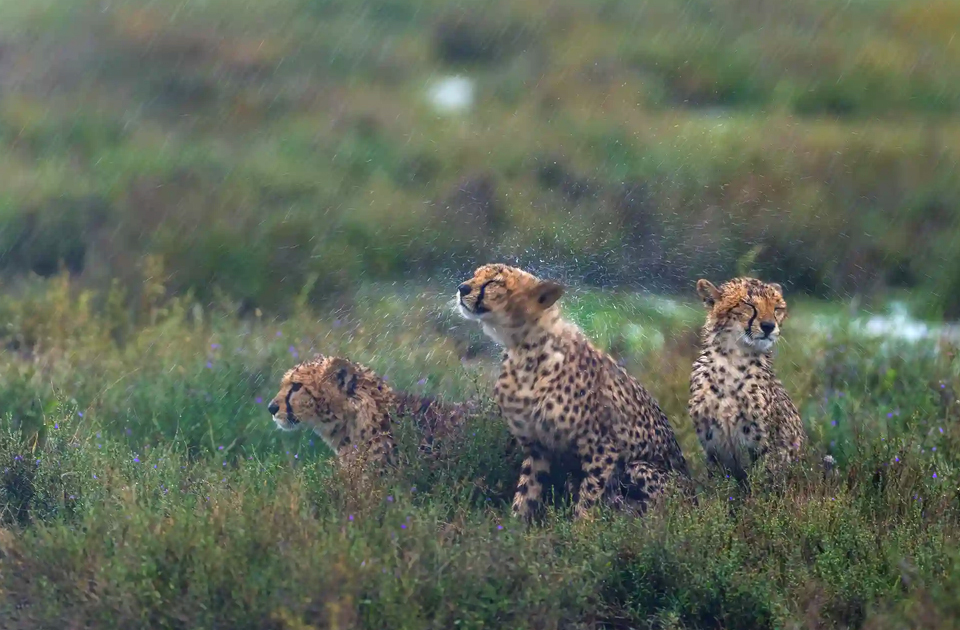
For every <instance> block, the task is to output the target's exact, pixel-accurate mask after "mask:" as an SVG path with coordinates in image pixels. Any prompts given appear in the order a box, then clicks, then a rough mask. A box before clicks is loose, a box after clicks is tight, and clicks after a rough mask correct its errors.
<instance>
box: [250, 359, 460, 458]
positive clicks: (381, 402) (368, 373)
mask: <svg viewBox="0 0 960 630" xmlns="http://www.w3.org/2000/svg"><path fill="white" fill-rule="evenodd" d="M267 411H269V412H270V415H271V416H273V420H274V422H276V424H277V426H278V427H279V428H280V429H283V430H284V431H295V430H297V429H299V428H301V427H302V426H308V427H310V428H311V429H313V431H314V432H315V433H316V434H317V435H319V436H320V437H321V438H322V439H323V441H324V442H325V443H326V444H327V446H329V447H330V448H331V449H332V450H333V451H334V452H335V453H337V455H338V457H339V458H340V459H341V460H344V459H346V458H348V457H351V458H352V457H354V456H355V455H357V454H361V456H362V457H364V458H365V460H366V461H369V462H373V463H376V464H380V465H381V467H384V466H387V467H393V466H396V465H397V448H396V443H395V441H394V435H393V428H394V422H395V421H396V420H397V419H399V418H401V417H405V416H409V417H411V418H413V420H414V421H415V422H416V424H417V427H418V429H419V431H420V450H421V451H423V452H427V453H429V452H431V451H432V449H433V446H434V441H435V439H436V438H442V437H443V436H444V434H445V432H446V431H448V430H449V429H451V428H452V427H454V426H456V425H457V424H458V423H460V422H462V421H463V420H464V418H465V416H466V414H467V413H468V412H469V405H468V404H466V403H460V404H455V405H450V404H445V403H442V402H441V401H438V400H436V399H433V398H428V397H423V396H416V395H414V394H409V393H406V392H397V391H394V390H393V389H391V388H390V387H389V386H388V385H387V384H386V382H385V381H384V380H383V379H382V378H380V377H379V376H377V374H376V373H374V372H373V371H372V370H370V369H369V368H367V367H365V366H363V365H360V364H359V363H354V362H353V361H350V360H348V359H344V358H340V357H323V356H319V357H316V358H314V359H312V360H310V361H305V362H303V363H300V364H299V365H297V366H295V367H293V368H291V369H290V370H288V371H287V372H286V374H284V375H283V378H282V379H281V382H280V391H279V392H278V393H277V395H276V396H275V397H274V398H273V400H271V401H270V403H269V404H268V405H267Z"/></svg>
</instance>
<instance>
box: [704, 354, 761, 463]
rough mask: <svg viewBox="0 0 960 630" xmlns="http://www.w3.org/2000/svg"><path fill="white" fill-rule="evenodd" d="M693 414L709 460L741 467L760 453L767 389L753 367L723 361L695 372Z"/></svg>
mask: <svg viewBox="0 0 960 630" xmlns="http://www.w3.org/2000/svg"><path fill="white" fill-rule="evenodd" d="M694 390H695V391H694V392H693V396H692V397H691V408H690V414H691V417H692V419H693V421H694V423H695V426H696V430H697V437H698V438H699V439H700V443H701V444H702V445H703V448H704V451H706V454H707V456H708V457H709V458H711V459H715V460H718V461H720V462H721V463H723V464H724V465H725V466H728V467H731V468H740V467H741V466H742V464H745V463H747V462H748V461H750V460H752V459H753V458H754V457H755V456H756V455H757V453H758V451H760V450H761V448H762V446H763V442H764V441H765V437H766V427H765V425H764V422H763V419H764V416H765V409H767V407H768V403H769V401H768V398H769V395H768V387H767V384H766V383H765V381H764V379H763V378H762V375H761V374H758V373H757V370H756V369H755V368H754V366H752V365H749V364H747V365H744V364H737V363H735V362H733V361H729V360H725V359H722V358H715V359H714V360H713V361H710V362H708V363H705V364H703V365H700V366H698V369H697V370H696V371H695V373H694Z"/></svg>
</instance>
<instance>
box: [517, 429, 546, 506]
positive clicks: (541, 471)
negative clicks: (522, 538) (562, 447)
mask: <svg viewBox="0 0 960 630" xmlns="http://www.w3.org/2000/svg"><path fill="white" fill-rule="evenodd" d="M524 450H525V451H526V453H527V456H526V458H525V459H524V460H523V466H522V467H521V468H520V481H518V482H517V493H516V495H514V497H513V514H514V515H515V516H518V517H520V518H522V519H524V520H526V521H530V520H532V519H533V518H534V517H536V516H537V515H538V513H539V512H540V510H541V508H542V506H543V485H544V483H545V482H546V481H547V480H549V478H550V460H549V459H547V458H546V457H545V456H544V454H543V452H542V451H541V449H540V448H538V447H537V446H531V447H525V448H524Z"/></svg>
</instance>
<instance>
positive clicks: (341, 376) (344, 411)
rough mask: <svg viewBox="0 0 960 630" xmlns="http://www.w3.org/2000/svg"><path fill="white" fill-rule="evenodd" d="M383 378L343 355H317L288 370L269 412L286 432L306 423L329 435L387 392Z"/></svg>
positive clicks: (268, 406) (268, 409) (316, 430)
mask: <svg viewBox="0 0 960 630" xmlns="http://www.w3.org/2000/svg"><path fill="white" fill-rule="evenodd" d="M385 390H386V386H385V385H384V383H383V381H382V380H380V379H379V378H377V377H376V375H375V374H374V373H373V372H371V371H370V370H368V369H367V368H365V367H363V366H362V365H359V364H357V363H354V362H352V361H349V360H347V359H342V358H339V357H317V358H316V359H313V360H312V361H306V362H304V363H301V364H299V365H297V366H296V367H294V368H292V369H290V370H288V371H287V373H286V374H284V375H283V378H282V379H281V381H280V391H279V392H277V395H276V396H274V398H273V400H271V401H270V404H269V405H267V411H269V412H270V415H271V416H273V421H274V422H276V423H277V426H278V427H280V428H281V429H283V430H284V431H294V430H297V429H299V428H301V427H302V426H304V425H306V426H308V427H310V428H312V429H313V430H314V431H315V432H317V433H319V434H320V435H321V436H324V437H326V436H327V435H332V434H333V433H334V432H337V431H339V430H340V429H342V428H343V427H344V426H345V425H346V424H347V423H349V422H351V421H352V420H353V419H354V418H356V416H357V414H358V412H359V409H360V407H361V406H362V405H363V404H364V401H369V400H370V399H371V398H374V399H379V398H380V397H381V396H382V395H384V394H385V393H388V392H385Z"/></svg>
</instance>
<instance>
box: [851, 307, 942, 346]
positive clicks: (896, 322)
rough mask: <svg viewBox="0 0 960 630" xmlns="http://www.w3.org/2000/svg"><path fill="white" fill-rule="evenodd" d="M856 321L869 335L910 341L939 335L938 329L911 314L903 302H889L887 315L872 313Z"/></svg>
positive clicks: (913, 341)
mask: <svg viewBox="0 0 960 630" xmlns="http://www.w3.org/2000/svg"><path fill="white" fill-rule="evenodd" d="M857 323H858V324H860V328H861V329H862V330H863V332H865V333H866V334H868V335H870V336H873V337H887V338H893V339H903V340H904V341H909V342H912V343H916V342H918V341H920V340H921V339H928V338H930V337H934V336H938V335H939V330H936V329H935V328H934V327H933V326H930V325H929V324H927V323H925V322H922V321H920V320H919V319H915V318H914V317H913V316H911V315H910V312H909V311H908V310H907V305H906V304H904V303H903V302H891V303H890V314H889V315H872V316H870V317H869V318H868V319H867V320H866V321H863V322H862V323H861V322H857ZM936 328H940V327H936Z"/></svg>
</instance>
